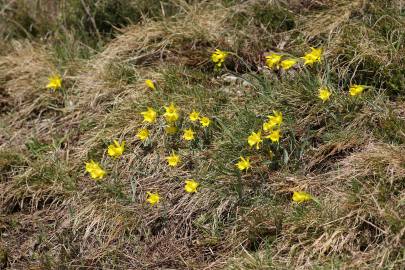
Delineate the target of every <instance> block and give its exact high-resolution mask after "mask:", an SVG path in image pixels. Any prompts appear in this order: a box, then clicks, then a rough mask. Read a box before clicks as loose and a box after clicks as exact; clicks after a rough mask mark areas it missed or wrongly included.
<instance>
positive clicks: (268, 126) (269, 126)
mask: <svg viewBox="0 0 405 270" xmlns="http://www.w3.org/2000/svg"><path fill="white" fill-rule="evenodd" d="M267 117H268V118H269V120H267V122H265V123H263V130H264V131H270V130H273V129H274V128H275V127H279V126H280V125H281V124H282V123H283V114H282V113H281V112H279V111H273V115H269V116H267Z"/></svg>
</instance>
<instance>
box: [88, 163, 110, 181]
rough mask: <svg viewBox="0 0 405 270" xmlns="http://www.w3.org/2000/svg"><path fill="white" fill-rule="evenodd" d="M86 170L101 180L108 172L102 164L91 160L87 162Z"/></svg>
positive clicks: (91, 175) (92, 176)
mask: <svg viewBox="0 0 405 270" xmlns="http://www.w3.org/2000/svg"><path fill="white" fill-rule="evenodd" d="M85 164H86V172H88V173H89V174H90V177H91V178H93V179H96V180H100V179H102V178H104V176H105V174H106V172H105V170H103V168H101V166H100V164H98V163H97V162H94V161H93V160H90V162H86V163H85Z"/></svg>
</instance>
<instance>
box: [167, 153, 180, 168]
mask: <svg viewBox="0 0 405 270" xmlns="http://www.w3.org/2000/svg"><path fill="white" fill-rule="evenodd" d="M166 160H167V163H168V164H169V166H171V167H176V166H177V165H178V164H179V162H180V156H179V155H176V153H175V152H174V151H172V154H171V155H170V156H168V157H166Z"/></svg>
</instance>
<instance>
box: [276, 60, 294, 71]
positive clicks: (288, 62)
mask: <svg viewBox="0 0 405 270" xmlns="http://www.w3.org/2000/svg"><path fill="white" fill-rule="evenodd" d="M296 63H297V60H295V59H292V58H289V59H286V60H283V61H281V63H280V65H281V67H282V68H283V69H284V70H289V69H290V68H292V67H293V66H294V65H295V64H296Z"/></svg>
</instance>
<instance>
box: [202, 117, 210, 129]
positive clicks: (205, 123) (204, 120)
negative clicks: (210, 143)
mask: <svg viewBox="0 0 405 270" xmlns="http://www.w3.org/2000/svg"><path fill="white" fill-rule="evenodd" d="M210 123H211V120H210V119H209V118H208V117H205V116H204V117H201V119H200V124H201V126H202V127H208V126H209V125H210Z"/></svg>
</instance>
